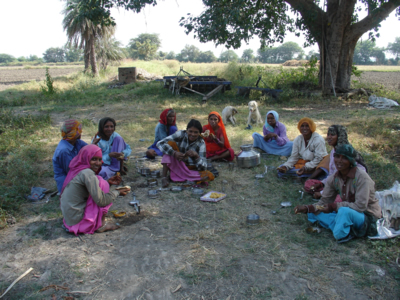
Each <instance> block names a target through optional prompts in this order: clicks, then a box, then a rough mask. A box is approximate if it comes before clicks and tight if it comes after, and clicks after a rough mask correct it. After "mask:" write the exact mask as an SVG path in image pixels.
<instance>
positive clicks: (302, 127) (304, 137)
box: [278, 118, 328, 177]
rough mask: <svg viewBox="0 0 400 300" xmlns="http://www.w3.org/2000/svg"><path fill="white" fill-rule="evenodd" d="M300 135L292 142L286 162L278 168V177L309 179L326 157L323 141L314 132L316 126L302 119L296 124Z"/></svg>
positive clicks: (308, 119) (308, 120) (312, 122)
mask: <svg viewBox="0 0 400 300" xmlns="http://www.w3.org/2000/svg"><path fill="white" fill-rule="evenodd" d="M297 129H298V130H299V131H300V133H301V134H300V135H299V136H297V137H296V138H295V139H294V141H293V148H292V154H291V155H290V157H289V159H288V160H287V162H285V163H284V164H283V165H281V166H279V167H278V176H279V177H283V176H299V177H309V176H310V175H311V174H312V172H314V170H315V168H316V167H317V166H318V164H319V163H320V162H321V161H322V159H323V158H324V157H325V156H327V155H328V153H327V152H326V146H325V140H324V138H323V137H322V136H320V135H319V134H318V133H317V132H315V130H316V129H317V125H315V123H314V121H313V120H311V119H310V118H302V119H301V120H300V121H299V123H298V124H297Z"/></svg>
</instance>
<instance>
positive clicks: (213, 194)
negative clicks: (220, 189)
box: [210, 193, 224, 199]
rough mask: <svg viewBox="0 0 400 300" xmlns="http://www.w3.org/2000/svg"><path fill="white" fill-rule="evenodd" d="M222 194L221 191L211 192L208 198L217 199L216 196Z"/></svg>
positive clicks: (218, 196)
mask: <svg viewBox="0 0 400 300" xmlns="http://www.w3.org/2000/svg"><path fill="white" fill-rule="evenodd" d="M222 196H224V194H222V193H211V195H210V198H211V199H217V198H220V197H222Z"/></svg>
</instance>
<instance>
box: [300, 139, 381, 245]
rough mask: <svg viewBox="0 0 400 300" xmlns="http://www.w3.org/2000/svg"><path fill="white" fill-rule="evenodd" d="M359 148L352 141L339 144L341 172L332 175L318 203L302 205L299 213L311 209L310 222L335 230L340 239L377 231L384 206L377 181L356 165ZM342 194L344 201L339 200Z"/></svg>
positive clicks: (338, 161)
mask: <svg viewBox="0 0 400 300" xmlns="http://www.w3.org/2000/svg"><path fill="white" fill-rule="evenodd" d="M355 157H356V151H355V150H354V148H353V147H352V146H351V145H349V144H343V145H341V146H339V147H337V148H336V151H335V154H334V161H335V166H336V169H337V172H336V173H335V174H333V175H331V176H329V177H328V180H327V182H326V185H325V188H324V193H323V195H322V198H321V199H320V200H319V202H318V203H316V204H313V205H298V206H296V208H295V213H307V214H308V220H309V221H310V222H313V223H314V222H316V221H318V222H319V224H320V225H321V226H322V227H324V228H328V229H330V230H332V232H333V236H334V237H335V239H336V240H337V242H338V243H343V242H347V241H349V240H351V239H352V238H354V237H362V236H375V235H377V228H376V221H377V219H379V218H381V208H380V206H379V202H378V200H377V199H376V198H375V188H374V186H375V183H374V181H373V180H372V179H371V178H370V177H369V176H368V174H367V173H366V172H364V171H363V170H360V169H359V168H357V167H356V160H355ZM337 195H340V198H341V199H342V202H335V199H336V196H337Z"/></svg>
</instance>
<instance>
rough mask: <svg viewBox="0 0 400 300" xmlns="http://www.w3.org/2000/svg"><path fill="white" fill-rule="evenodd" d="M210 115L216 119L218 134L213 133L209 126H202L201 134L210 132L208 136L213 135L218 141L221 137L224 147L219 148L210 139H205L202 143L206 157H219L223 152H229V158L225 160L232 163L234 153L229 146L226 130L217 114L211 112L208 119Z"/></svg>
mask: <svg viewBox="0 0 400 300" xmlns="http://www.w3.org/2000/svg"><path fill="white" fill-rule="evenodd" d="M211 115H215V116H217V118H218V126H219V130H218V133H215V132H214V130H213V129H212V127H211V125H210V124H207V125H204V126H203V132H205V131H206V130H209V131H210V134H211V133H212V134H214V135H215V136H216V137H217V138H218V139H219V140H220V139H221V138H222V137H223V138H224V146H223V147H220V146H219V145H218V144H217V143H216V142H215V141H214V140H213V139H212V138H211V137H208V138H205V139H204V142H205V143H206V157H207V158H210V157H213V156H215V155H220V154H222V153H224V152H225V151H229V153H230V156H229V157H228V158H227V160H228V161H232V160H233V159H234V158H235V152H234V151H233V149H232V148H231V145H230V144H229V140H228V136H227V135H226V130H225V125H224V123H223V122H222V118H221V116H220V114H219V113H217V112H216V111H212V112H210V113H209V114H208V117H210V116H211Z"/></svg>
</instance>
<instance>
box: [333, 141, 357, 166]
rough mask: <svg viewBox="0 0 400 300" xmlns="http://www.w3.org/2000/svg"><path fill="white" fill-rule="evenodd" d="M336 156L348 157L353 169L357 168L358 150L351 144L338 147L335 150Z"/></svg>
mask: <svg viewBox="0 0 400 300" xmlns="http://www.w3.org/2000/svg"><path fill="white" fill-rule="evenodd" d="M336 155H343V156H344V157H346V158H347V159H348V160H349V162H350V166H351V167H355V166H356V165H357V162H356V155H357V153H356V150H354V148H353V146H352V145H350V144H342V145H340V146H338V147H337V148H336V150H335V156H336Z"/></svg>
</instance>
